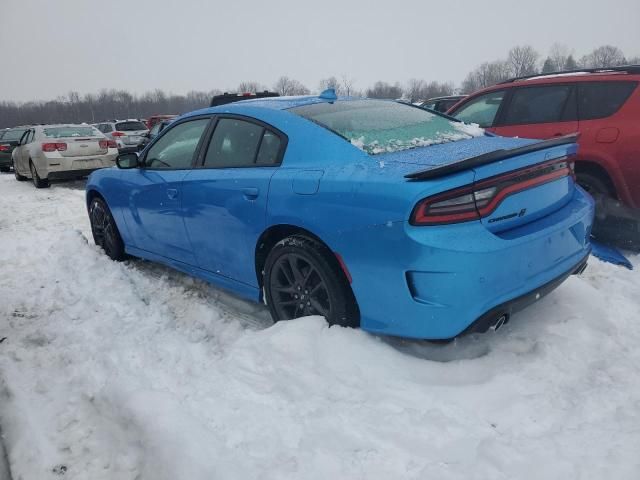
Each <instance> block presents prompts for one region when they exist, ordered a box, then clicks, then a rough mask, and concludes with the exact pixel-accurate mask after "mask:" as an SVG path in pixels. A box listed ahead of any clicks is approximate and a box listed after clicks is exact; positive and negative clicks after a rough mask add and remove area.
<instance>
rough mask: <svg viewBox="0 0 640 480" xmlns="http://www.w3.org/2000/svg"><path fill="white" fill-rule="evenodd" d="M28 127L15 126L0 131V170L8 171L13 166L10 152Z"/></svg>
mask: <svg viewBox="0 0 640 480" xmlns="http://www.w3.org/2000/svg"><path fill="white" fill-rule="evenodd" d="M27 128H28V127H16V128H11V129H9V130H3V131H1V132H0V172H8V171H10V170H11V167H12V166H13V161H12V160H11V154H12V153H13V150H14V149H15V148H16V146H17V145H18V143H19V142H20V138H21V137H22V135H23V134H24V132H26V131H27Z"/></svg>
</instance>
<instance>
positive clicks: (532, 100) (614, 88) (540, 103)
mask: <svg viewBox="0 0 640 480" xmlns="http://www.w3.org/2000/svg"><path fill="white" fill-rule="evenodd" d="M639 83H640V65H633V66H627V67H614V68H611V69H607V70H593V69H592V70H582V71H572V72H559V73H555V74H550V75H538V76H532V77H521V78H516V79H512V80H508V81H506V82H504V83H500V84H498V85H494V86H493V87H489V88H486V89H484V90H480V91H478V92H476V93H474V94H472V95H470V96H469V97H467V98H465V99H464V100H462V101H460V102H458V103H457V104H456V105H454V106H453V107H452V108H451V109H450V110H449V111H448V112H447V113H448V114H449V115H452V116H454V117H457V118H459V119H461V120H463V121H465V122H473V123H477V124H479V125H480V126H482V127H485V128H486V129H488V130H489V131H490V132H493V133H496V134H498V135H504V136H508V137H524V138H541V139H546V138H552V137H557V136H561V135H566V134H569V133H573V132H580V134H581V135H580V139H579V141H578V143H579V145H580V148H579V149H578V156H577V157H576V174H577V177H578V182H579V183H580V184H581V185H582V186H583V187H585V189H586V190H588V191H590V192H591V193H593V194H594V195H595V194H603V195H607V196H613V197H615V198H617V199H619V200H620V201H622V202H623V203H624V204H626V205H628V206H629V207H632V208H634V209H640V88H638V84H639Z"/></svg>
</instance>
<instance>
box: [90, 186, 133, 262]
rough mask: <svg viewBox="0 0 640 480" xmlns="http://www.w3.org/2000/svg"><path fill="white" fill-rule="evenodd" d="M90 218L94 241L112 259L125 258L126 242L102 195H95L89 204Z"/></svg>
mask: <svg viewBox="0 0 640 480" xmlns="http://www.w3.org/2000/svg"><path fill="white" fill-rule="evenodd" d="M89 220H90V222H91V233H92V234H93V241H94V242H95V244H96V245H98V246H99V247H101V248H102V249H103V250H104V251H105V253H106V254H107V255H108V256H109V258H111V259H112V260H116V261H120V260H124V258H125V253H124V242H123V241H122V237H121V236H120V231H119V230H118V226H117V225H116V222H115V220H114V219H113V215H111V210H109V207H108V206H107V204H106V202H105V201H104V200H103V199H102V198H100V197H94V198H93V200H91V204H90V205H89Z"/></svg>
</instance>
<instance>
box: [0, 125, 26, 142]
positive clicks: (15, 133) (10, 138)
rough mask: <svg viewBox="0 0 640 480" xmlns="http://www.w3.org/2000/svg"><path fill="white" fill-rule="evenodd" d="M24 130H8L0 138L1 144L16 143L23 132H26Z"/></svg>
mask: <svg viewBox="0 0 640 480" xmlns="http://www.w3.org/2000/svg"><path fill="white" fill-rule="evenodd" d="M26 131H27V129H26V128H15V129H13V130H8V131H6V132H5V133H4V135H3V136H2V137H1V138H2V141H3V142H17V141H18V140H20V139H21V138H22V135H23V134H24V132H26Z"/></svg>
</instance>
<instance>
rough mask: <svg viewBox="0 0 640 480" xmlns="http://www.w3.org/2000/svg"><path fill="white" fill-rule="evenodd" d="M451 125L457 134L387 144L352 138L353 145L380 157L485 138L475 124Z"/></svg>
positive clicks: (447, 133)
mask: <svg viewBox="0 0 640 480" xmlns="http://www.w3.org/2000/svg"><path fill="white" fill-rule="evenodd" d="M449 123H450V124H451V126H453V128H454V129H455V130H456V131H455V132H435V134H434V136H433V137H415V138H411V139H406V140H400V139H391V140H388V141H385V142H380V141H378V140H374V141H371V142H367V141H366V139H365V137H364V136H360V137H354V138H352V139H351V145H353V146H354V147H357V148H359V149H360V150H362V151H363V152H366V153H368V154H369V155H378V154H380V153H393V152H400V151H402V150H409V149H411V148H417V147H428V146H430V145H438V144H441V143H449V142H457V141H458V140H468V139H470V138H472V137H482V136H484V129H483V128H480V127H479V126H478V125H477V124H475V123H470V124H469V123H462V122H449Z"/></svg>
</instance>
